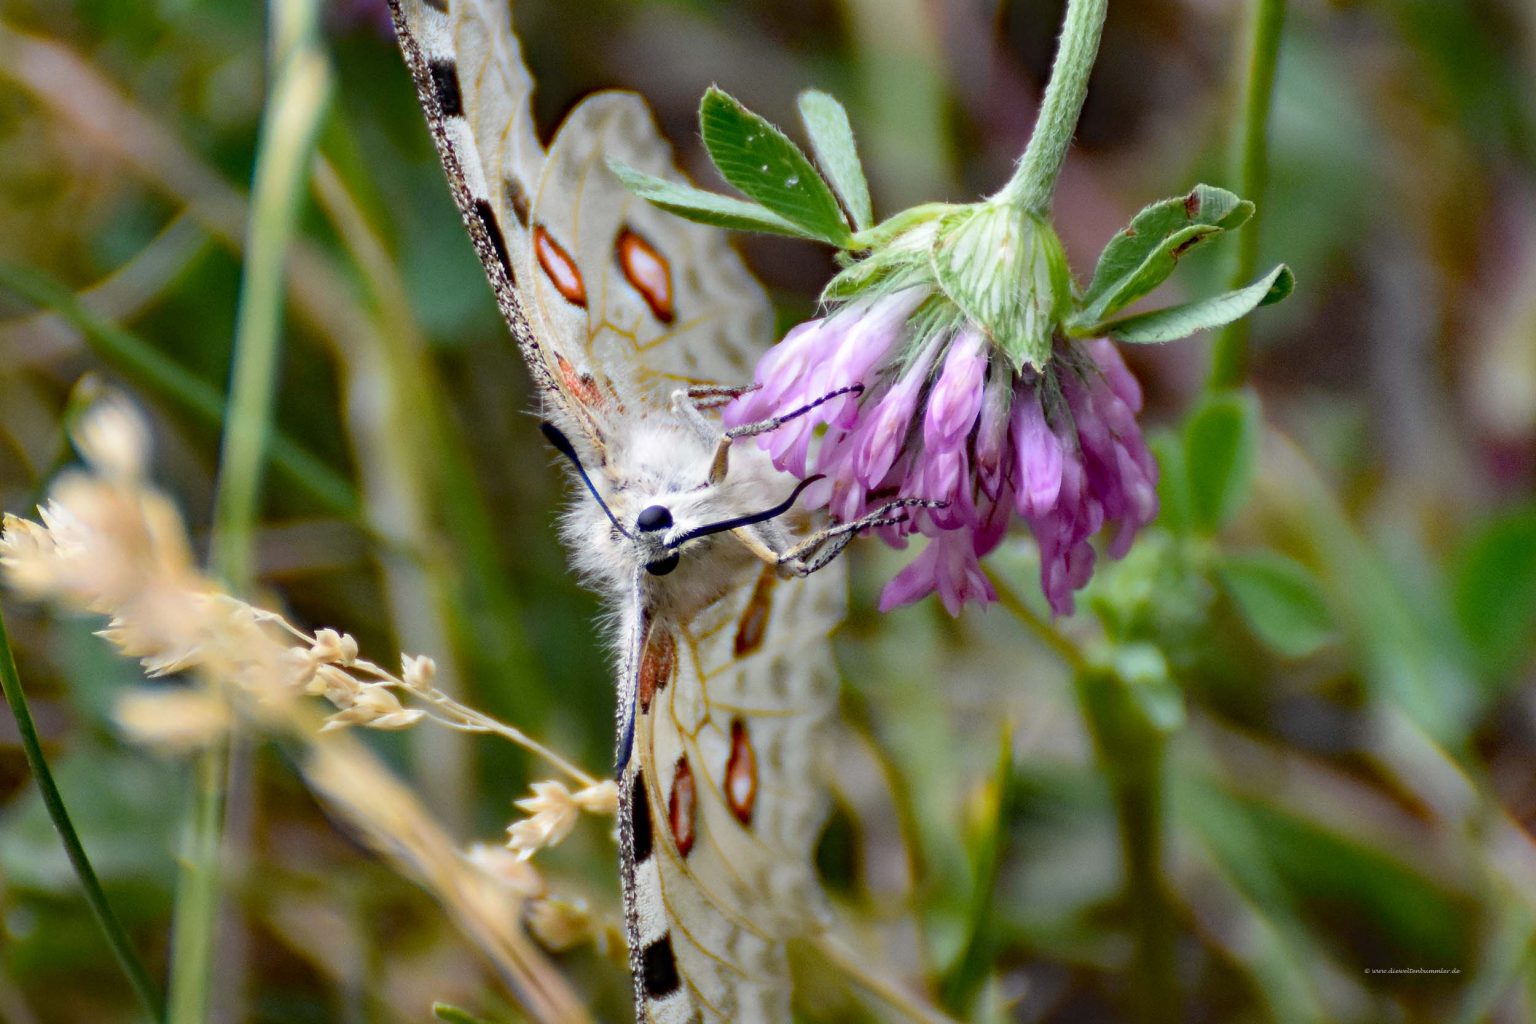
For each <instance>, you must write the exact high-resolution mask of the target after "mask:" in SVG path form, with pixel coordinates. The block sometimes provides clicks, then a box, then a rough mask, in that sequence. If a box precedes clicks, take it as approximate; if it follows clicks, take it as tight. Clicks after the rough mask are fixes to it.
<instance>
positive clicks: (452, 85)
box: [427, 60, 464, 117]
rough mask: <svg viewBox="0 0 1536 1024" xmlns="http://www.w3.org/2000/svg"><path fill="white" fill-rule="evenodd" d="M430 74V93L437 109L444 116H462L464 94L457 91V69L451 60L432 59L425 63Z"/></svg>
mask: <svg viewBox="0 0 1536 1024" xmlns="http://www.w3.org/2000/svg"><path fill="white" fill-rule="evenodd" d="M427 70H428V72H430V73H431V75H432V93H433V95H435V96H436V97H437V109H439V110H440V111H442V113H443V116H444V117H463V116H464V94H463V93H461V92H459V69H458V66H457V65H455V64H454V63H453V61H451V60H434V61H433V62H432V63H431V64H429V65H427Z"/></svg>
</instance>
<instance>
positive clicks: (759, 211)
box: [608, 160, 815, 238]
mask: <svg viewBox="0 0 1536 1024" xmlns="http://www.w3.org/2000/svg"><path fill="white" fill-rule="evenodd" d="M608 169H609V170H611V171H612V172H613V173H614V176H615V177H617V178H618V179H619V181H621V182H623V183H624V187H625V188H627V189H629V190H630V191H631V192H633V193H634V194H635V195H637V196H639V197H640V198H641V199H644V200H645V201H646V202H648V203H650V204H652V205H653V206H659V207H660V208H661V209H663V210H666V211H667V212H668V213H674V214H676V215H677V216H679V217H682V218H684V219H686V220H691V221H695V222H697V223H699V224H712V225H714V226H715V227H717V228H728V229H729V230H731V231H763V232H767V233H768V234H771V235H788V236H790V237H791V238H813V237H815V236H813V235H811V234H810V233H809V232H807V231H805V230H803V229H801V228H799V227H797V226H795V225H794V224H791V223H790V222H789V221H787V220H785V219H784V218H783V217H780V216H779V215H778V214H776V213H773V212H772V211H770V210H765V209H763V208H762V207H761V206H758V205H757V204H756V203H748V202H743V201H742V200H740V199H732V198H731V197H730V196H722V195H716V194H715V193H713V192H706V191H704V190H703V189H701V188H695V187H693V186H692V185H686V184H684V183H682V182H680V181H668V180H667V179H666V178H657V177H654V176H653V175H650V174H646V173H645V172H644V171H637V170H635V169H634V168H633V167H630V166H629V165H628V164H626V163H623V162H621V161H619V160H609V161H608Z"/></svg>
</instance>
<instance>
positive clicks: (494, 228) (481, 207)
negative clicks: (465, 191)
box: [475, 199, 517, 284]
mask: <svg viewBox="0 0 1536 1024" xmlns="http://www.w3.org/2000/svg"><path fill="white" fill-rule="evenodd" d="M475 216H476V217H478V218H480V226H481V227H483V228H485V235H486V237H487V238H489V239H490V240H491V248H493V249H495V250H496V261H497V262H498V263H500V264H501V269H502V270H504V271H506V274H507V283H508V284H516V283H517V278H516V277H514V276H513V274H512V260H511V258H510V257H509V256H508V255H507V240H506V239H505V238H503V237H501V225H499V224H497V223H496V213H495V211H494V210H492V209H491V204H490V203H489V202H487V201H486V200H484V199H476V200H475Z"/></svg>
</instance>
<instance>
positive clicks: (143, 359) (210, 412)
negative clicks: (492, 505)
mask: <svg viewBox="0 0 1536 1024" xmlns="http://www.w3.org/2000/svg"><path fill="white" fill-rule="evenodd" d="M0 288H5V289H6V290H7V291H11V292H15V293H16V294H17V295H19V296H21V297H22V298H24V299H26V300H27V301H28V302H31V303H32V304H34V305H36V306H39V307H42V308H46V309H50V310H52V311H53V312H54V313H56V314H58V315H59V316H60V317H62V318H63V319H64V320H65V321H66V322H67V323H69V324H70V326H72V327H74V328H75V329H76V330H77V331H79V332H80V333H81V334H82V335H83V336H84V337H85V340H86V341H87V343H89V345H90V346H91V349H92V350H93V351H94V352H95V353H96V355H97V356H99V357H100V358H101V359H102V361H103V362H105V363H106V364H107V365H108V366H110V367H111V368H112V369H113V370H115V371H116V372H118V373H121V374H122V375H123V376H124V377H126V378H128V379H129V380H130V381H131V382H132V383H134V384H136V385H137V386H139V387H142V388H143V389H144V390H146V391H148V392H151V393H153V394H155V395H157V396H159V397H160V398H161V399H162V400H164V401H166V402H168V403H170V404H171V405H174V406H176V407H177V408H178V409H181V410H184V411H185V412H188V413H190V414H191V415H193V416H195V417H196V418H197V419H198V420H200V421H202V422H203V423H205V424H207V425H209V426H213V427H220V428H222V427H223V425H224V415H225V406H224V396H223V395H221V394H220V393H219V390H218V389H217V388H215V387H214V386H213V385H211V384H209V383H208V382H206V381H204V380H203V379H202V378H200V377H197V376H195V375H194V374H192V373H190V372H189V371H188V370H186V369H185V368H184V367H182V366H181V365H180V364H179V363H177V362H176V361H175V360H173V359H171V358H170V357H168V356H166V355H165V354H164V353H163V352H161V351H160V350H159V349H157V348H155V346H154V345H152V344H150V343H149V342H148V341H146V340H145V339H143V338H141V337H139V336H138V335H136V334H134V333H132V332H131V331H128V330H125V329H124V328H122V327H119V326H118V325H116V324H114V323H112V322H111V321H110V320H107V319H105V318H103V317H100V316H97V315H96V314H95V313H92V312H91V311H90V310H89V309H87V308H86V307H85V305H84V303H82V302H80V300H79V298H78V297H77V296H76V295H75V293H74V292H72V291H71V290H70V289H69V288H68V287H66V286H65V285H64V284H62V283H61V282H59V281H56V280H54V279H53V278H52V277H49V276H48V275H46V274H44V273H42V272H40V271H38V270H35V269H33V268H31V267H20V266H16V265H14V264H6V263H0ZM266 456H267V459H268V460H269V461H270V462H271V463H272V468H273V469H274V470H275V471H276V472H277V473H278V474H279V475H280V476H281V477H282V479H283V482H284V483H286V484H290V485H292V486H293V487H294V488H296V489H297V490H300V491H302V492H303V493H304V494H305V495H306V496H308V497H309V498H310V499H311V500H312V501H314V502H315V504H316V505H318V506H319V507H320V508H322V509H324V510H325V511H326V512H328V513H331V514H333V515H336V516H338V517H340V518H342V519H346V520H348V521H349V522H357V521H359V514H358V500H357V492H356V490H355V489H354V488H353V486H352V484H351V482H350V481H348V480H347V478H346V477H344V476H342V475H341V474H340V473H337V472H336V471H335V470H334V469H332V468H331V467H330V466H328V465H326V464H325V463H324V462H322V461H321V460H320V459H319V458H318V457H316V456H315V455H314V454H313V453H311V452H310V451H308V450H307V449H306V448H304V447H303V446H302V445H300V444H299V443H298V442H297V441H295V440H293V439H292V438H291V437H288V436H287V435H286V434H281V433H274V434H273V435H272V437H271V438H270V440H269V442H268V444H267V452H266Z"/></svg>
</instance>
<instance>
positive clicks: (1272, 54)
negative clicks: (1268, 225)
mask: <svg viewBox="0 0 1536 1024" xmlns="http://www.w3.org/2000/svg"><path fill="white" fill-rule="evenodd" d="M1252 25H1253V29H1252V33H1251V35H1250V37H1249V42H1248V63H1247V71H1246V74H1247V83H1246V85H1245V86H1244V99H1243V134H1242V143H1241V149H1240V151H1239V153H1240V155H1239V158H1238V163H1239V165H1238V181H1239V185H1238V189H1239V195H1241V196H1243V197H1244V198H1245V199H1250V200H1252V201H1253V202H1254V203H1256V204H1257V205H1258V211H1257V212H1255V214H1254V216H1253V219H1252V221H1250V222H1249V224H1248V225H1247V230H1245V231H1241V232H1239V233H1238V249H1237V265H1236V266H1235V267H1234V268H1233V273H1232V287H1234V288H1240V287H1242V286H1243V285H1245V284H1247V283H1248V282H1249V281H1250V280H1252V278H1253V276H1254V274H1255V273H1257V272H1258V268H1259V217H1260V214H1262V212H1263V210H1264V189H1265V187H1266V185H1267V184H1268V181H1269V114H1270V110H1271V109H1272V108H1273V106H1274V103H1273V99H1274V91H1275V68H1276V65H1277V64H1278V62H1279V57H1280V36H1281V30H1282V29H1283V28H1284V27H1285V0H1254V11H1253V22H1252ZM1250 360H1251V356H1250V352H1249V324H1248V319H1247V318H1246V317H1242V318H1240V319H1237V320H1234V321H1233V322H1232V323H1230V324H1228V325H1227V327H1226V329H1225V330H1223V331H1222V332H1221V334H1220V335H1219V336H1218V337H1217V339H1216V346H1215V348H1214V350H1213V351H1212V353H1211V376H1210V382H1209V383H1210V387H1211V389H1212V390H1213V391H1214V390H1216V389H1218V388H1233V387H1238V386H1239V385H1241V384H1242V383H1243V380H1244V379H1245V378H1246V377H1247V376H1248V365H1249V362H1250Z"/></svg>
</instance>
